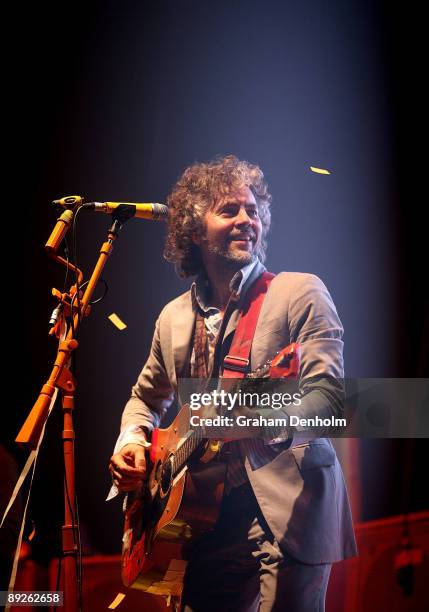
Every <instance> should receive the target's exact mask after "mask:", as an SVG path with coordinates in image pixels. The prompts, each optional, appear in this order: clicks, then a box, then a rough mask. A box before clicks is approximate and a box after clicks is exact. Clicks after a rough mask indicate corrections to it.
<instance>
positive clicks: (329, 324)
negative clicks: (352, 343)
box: [110, 156, 355, 612]
mask: <svg viewBox="0 0 429 612" xmlns="http://www.w3.org/2000/svg"><path fill="white" fill-rule="evenodd" d="M270 202H271V196H270V194H269V193H268V190H267V185H266V183H265V181H264V177H263V174H262V172H261V170H260V168H259V167H257V166H254V165H251V164H249V163H247V162H244V161H240V160H238V159H237V158H236V157H234V156H227V157H224V158H219V159H215V160H214V161H213V162H210V163H207V164H194V165H193V166H191V167H189V168H187V169H186V170H185V172H184V174H183V176H182V177H181V178H180V180H179V181H178V183H177V184H176V186H175V187H174V189H173V192H172V194H171V195H170V197H169V200H168V204H169V211H170V212H169V233H168V236H167V243H166V249H165V256H166V258H167V259H168V260H169V261H171V262H174V263H175V264H176V266H177V268H178V270H179V272H180V274H181V275H182V276H185V277H186V276H194V275H195V276H197V279H196V282H195V283H194V284H193V285H192V288H191V290H190V291H188V292H186V293H185V294H183V295H181V296H179V297H178V298H177V299H175V300H173V301H172V302H170V303H169V304H167V306H166V307H165V308H164V309H163V311H162V312H161V314H160V317H159V319H158V321H157V323H156V327H155V334H154V338H153V343H152V348H151V353H150V356H149V359H148V361H147V362H146V365H145V366H144V368H143V370H142V372H141V374H140V376H139V378H138V381H137V383H136V385H135V386H134V387H133V390H132V395H131V398H130V400H129V401H128V403H127V405H126V407H125V410H124V413H123V416H122V427H121V434H120V436H119V439H118V441H117V444H116V447H115V451H114V455H113V456H112V458H111V460H110V471H111V473H112V477H113V481H114V485H116V487H117V488H119V490H121V491H131V490H133V489H135V488H136V487H137V486H138V485H139V483H140V482H141V480H142V478H143V476H144V473H145V447H147V446H148V441H147V440H148V437H149V434H150V431H151V430H152V429H153V428H154V427H158V426H159V424H160V422H161V419H162V417H163V415H164V414H165V412H166V411H167V409H168V407H169V406H170V405H171V403H172V402H173V399H174V396H175V394H176V393H177V387H178V381H179V380H180V379H181V378H185V377H189V376H191V377H203V378H204V377H207V376H210V375H212V376H214V377H217V376H218V375H219V374H220V373H221V371H222V364H223V359H224V357H225V355H227V354H228V349H229V348H230V346H231V341H232V338H233V335H234V331H235V328H236V326H237V321H238V319H239V314H240V308H241V307H242V305H243V303H244V300H245V298H246V294H247V291H248V290H249V288H250V287H251V286H252V285H253V283H254V282H255V280H256V279H257V278H258V277H259V276H260V275H261V274H262V273H263V272H264V270H265V268H264V266H263V265H262V263H263V261H264V259H265V251H266V237H267V233H268V229H269V225H270V209H269V207H270ZM342 332H343V330H342V326H341V323H340V321H339V319H338V315H337V313H336V310H335V306H334V304H333V303H332V300H331V298H330V296H329V293H328V291H327V289H326V287H325V286H324V285H323V283H322V282H321V281H320V280H319V279H318V278H317V277H316V276H314V275H310V274H300V273H288V272H283V273H281V274H279V275H277V276H276V277H275V278H274V279H273V280H272V282H271V284H270V286H269V288H268V292H267V294H266V297H265V300H264V302H263V305H262V309H261V312H260V315H259V319H258V323H257V327H256V331H255V334H254V338H253V342H252V347H251V353H250V370H254V369H255V368H257V367H258V366H260V365H261V364H262V363H264V362H265V361H267V360H268V359H270V358H273V357H274V356H275V354H276V353H277V351H279V350H281V349H282V348H284V347H286V346H287V345H288V344H290V343H291V342H297V343H299V344H300V346H301V351H302V354H301V366H300V372H299V387H300V392H301V394H302V403H301V406H300V414H301V415H305V416H309V417H311V416H316V415H318V416H320V417H326V416H332V415H335V416H338V415H341V410H342V393H343V391H342V385H341V379H342V378H343V359H342V346H343V343H342V340H341V337H342ZM354 554H355V541H354V535H353V528H352V523H351V516H350V510H349V504H348V499H347V493H346V490H345V486H344V480H343V476H342V472H341V468H340V466H339V463H338V460H337V458H336V455H335V451H334V449H333V447H332V445H331V443H330V442H329V441H328V440H327V439H325V438H316V439H314V438H313V439H311V440H309V439H308V438H305V437H303V436H302V435H298V434H296V433H295V435H294V433H293V432H292V431H289V432H286V433H285V432H282V434H281V435H280V436H278V437H273V438H272V439H266V438H264V439H262V438H249V439H244V440H239V441H235V442H232V443H230V453H229V462H228V468H227V473H226V482H225V495H224V500H223V504H222V509H221V513H220V517H219V520H218V522H217V524H216V526H215V528H214V530H213V531H211V532H209V533H208V534H207V535H206V536H205V537H203V538H202V539H201V540H200V541H198V543H196V544H195V545H194V548H193V549H191V553H190V558H189V563H188V568H187V573H186V577H185V588H184V595H183V606H184V610H185V611H194V612H200V611H204V612H205V611H209V610H219V611H226V610H234V611H250V610H257V609H259V610H262V611H263V612H268V611H271V610H290V611H292V612H304V611H305V612H311V611H313V610H314V611H316V610H317V611H318V612H320V610H323V609H324V601H325V594H326V588H327V584H328V580H329V573H330V569H331V564H332V563H333V562H335V561H339V560H340V559H343V558H345V557H348V556H352V555H354Z"/></svg>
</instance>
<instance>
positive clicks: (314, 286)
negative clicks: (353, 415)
mask: <svg viewBox="0 0 429 612" xmlns="http://www.w3.org/2000/svg"><path fill="white" fill-rule="evenodd" d="M287 312H288V321H287V324H288V327H289V337H290V341H291V342H297V343H298V344H299V345H300V347H301V365H300V373H299V392H300V394H301V403H300V405H299V406H293V407H292V408H288V409H286V408H285V409H283V410H281V411H279V412H284V413H286V414H287V416H289V417H290V415H291V414H293V415H294V416H295V415H296V416H297V417H299V418H300V419H302V418H303V419H314V418H315V417H319V418H321V419H326V418H330V417H332V416H335V417H342V415H343V411H344V380H343V377H344V362H343V340H342V337H343V326H342V324H341V321H340V319H339V317H338V314H337V311H336V308H335V306H334V303H333V301H332V298H331V296H330V294H329V292H328V290H327V288H326V286H325V285H324V283H323V282H322V281H321V280H320V279H319V278H318V277H317V276H315V275H313V274H302V275H297V277H296V280H295V283H294V284H293V286H292V287H291V291H290V300H289V304H288V310H287ZM279 412H277V416H281V415H280V414H279ZM267 429H269V430H270V431H268V430H267ZM267 429H266V430H265V432H264V437H265V438H271V441H270V443H274V442H279V441H281V440H282V439H287V438H288V437H289V438H290V437H292V435H293V436H294V443H298V442H299V437H300V436H301V435H303V436H304V438H305V434H306V433H308V427H306V426H300V425H298V426H295V427H294V428H292V429H290V428H288V431H286V430H283V431H279V429H278V428H276V429H273V430H271V428H267ZM310 429H311V432H312V433H316V434H317V436H318V437H319V436H325V435H329V433H331V434H332V433H333V429H332V427H327V428H326V427H317V428H316V429H315V428H313V427H311V428H310Z"/></svg>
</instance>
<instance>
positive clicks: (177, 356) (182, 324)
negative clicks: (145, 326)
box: [171, 291, 195, 385]
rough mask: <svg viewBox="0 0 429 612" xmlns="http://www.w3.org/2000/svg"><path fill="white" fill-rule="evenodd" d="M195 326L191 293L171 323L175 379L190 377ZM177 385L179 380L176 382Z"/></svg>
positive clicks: (186, 295)
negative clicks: (189, 369) (189, 367)
mask: <svg viewBox="0 0 429 612" xmlns="http://www.w3.org/2000/svg"><path fill="white" fill-rule="evenodd" d="M194 326H195V309H194V307H193V303H192V296H191V291H188V293H186V294H185V296H184V299H183V300H182V301H181V302H180V304H179V305H178V308H177V310H176V311H175V313H174V318H173V321H172V323H171V346H172V347H173V359H174V378H175V379H176V374H177V377H187V376H189V372H188V366H189V362H190V357H191V352H192V334H193V331H194ZM174 384H175V385H177V380H174Z"/></svg>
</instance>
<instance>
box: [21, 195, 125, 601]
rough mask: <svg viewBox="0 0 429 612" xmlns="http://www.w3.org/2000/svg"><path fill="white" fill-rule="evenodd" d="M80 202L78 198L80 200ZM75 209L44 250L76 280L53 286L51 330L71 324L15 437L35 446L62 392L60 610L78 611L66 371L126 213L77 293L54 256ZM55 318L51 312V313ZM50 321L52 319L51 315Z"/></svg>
mask: <svg viewBox="0 0 429 612" xmlns="http://www.w3.org/2000/svg"><path fill="white" fill-rule="evenodd" d="M80 201H81V200H80ZM73 216H74V213H73V212H72V210H65V211H64V212H63V213H62V215H61V216H60V218H59V219H58V220H57V224H56V225H55V227H54V229H53V231H52V233H51V236H50V237H49V240H48V242H47V243H46V245H45V249H46V251H47V252H48V254H49V255H50V256H51V257H53V259H55V260H56V261H58V262H59V263H61V264H62V265H65V266H66V267H67V268H68V269H70V270H72V271H73V272H74V273H75V275H76V276H77V279H76V284H75V285H73V286H72V287H71V288H70V290H69V292H68V293H63V294H61V292H60V291H58V290H57V289H53V290H52V293H53V295H55V296H56V297H57V298H58V299H59V305H58V306H57V308H56V309H55V310H54V313H55V317H56V316H57V315H58V314H59V313H60V316H59V319H58V321H57V322H56V324H55V326H54V327H53V328H52V329H51V330H50V332H49V333H50V334H56V335H57V336H58V337H60V336H61V333H62V330H63V328H64V324H65V318H66V317H70V318H71V319H72V321H73V325H71V326H70V328H69V330H68V332H67V334H66V336H65V338H64V339H63V340H62V341H60V343H59V347H58V352H57V356H56V359H55V362H54V366H53V369H52V372H51V374H50V376H49V378H48V380H47V382H46V383H45V384H44V385H43V387H42V389H41V391H40V394H39V397H38V398H37V400H36V402H35V404H34V406H33V408H32V409H31V412H30V413H29V415H28V416H27V419H26V421H25V423H24V424H23V426H22V427H21V430H20V432H19V433H18V436H17V437H16V439H15V441H16V442H17V443H18V444H20V445H22V446H24V447H27V448H29V449H31V450H34V449H35V448H36V447H37V444H38V441H39V438H40V435H41V432H42V429H43V425H44V424H45V422H46V419H47V418H48V414H49V406H50V403H51V399H52V397H53V395H54V392H55V388H58V389H59V390H60V391H61V395H62V410H63V418H64V421H63V432H62V438H63V452H64V472H65V473H64V476H65V477H64V525H63V527H62V553H63V559H64V610H65V612H77V611H78V610H79V609H81V601H80V596H79V595H80V590H79V589H78V572H77V567H78V562H79V553H80V550H79V548H80V543H78V542H77V539H76V518H75V517H76V498H75V463H74V441H75V432H74V428H73V410H74V395H75V390H76V386H77V380H76V378H75V377H74V375H73V374H72V372H71V371H70V365H71V355H72V352H73V351H75V350H76V349H77V347H78V342H77V340H76V339H75V338H74V335H75V331H77V329H78V327H79V324H80V321H81V319H82V318H83V317H85V316H88V315H89V313H90V310H91V306H90V301H91V297H92V295H93V293H94V290H95V287H96V285H97V283H98V280H99V278H100V276H101V273H102V271H103V268H104V266H105V265H106V262H107V259H108V257H109V256H110V254H111V252H112V250H113V243H114V242H115V240H116V238H117V237H118V234H119V231H120V230H121V228H122V224H123V222H124V221H126V220H127V218H129V215H126V216H125V217H124V216H121V215H116V214H115V213H114V214H113V215H112V216H113V219H114V221H113V224H112V226H111V227H110V229H109V231H108V236H107V241H106V242H104V243H103V245H102V246H101V249H100V254H99V258H98V261H97V263H96V265H95V268H94V270H93V272H92V274H91V278H90V280H89V282H88V285H87V287H86V290H85V292H84V294H83V296H81V291H80V289H79V287H80V286H81V284H82V279H83V274H82V272H81V271H80V270H79V269H78V268H76V267H75V266H73V264H71V263H70V262H68V261H67V260H65V259H64V258H63V257H60V256H59V255H57V253H56V251H57V249H58V247H59V245H60V243H61V241H62V240H63V238H64V236H65V234H66V233H67V231H68V229H69V227H70V224H71V221H72V219H73ZM53 317H54V315H53ZM51 320H52V319H51Z"/></svg>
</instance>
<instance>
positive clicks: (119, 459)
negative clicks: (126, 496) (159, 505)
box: [109, 444, 146, 493]
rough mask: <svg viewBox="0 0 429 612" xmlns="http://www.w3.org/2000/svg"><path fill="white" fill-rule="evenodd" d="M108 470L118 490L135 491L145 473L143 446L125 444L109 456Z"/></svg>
mask: <svg viewBox="0 0 429 612" xmlns="http://www.w3.org/2000/svg"><path fill="white" fill-rule="evenodd" d="M109 470H110V473H111V474H112V478H113V482H114V484H115V485H116V486H117V487H118V489H119V490H120V491H123V492H124V493H127V492H128V491H135V490H136V489H138V487H139V486H140V485H141V483H142V481H143V480H144V478H145V475H146V457H145V447H144V446H141V445H140V444H126V445H125V446H123V447H122V448H121V450H120V451H119V453H116V455H113V456H112V457H111V458H110V464H109Z"/></svg>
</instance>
